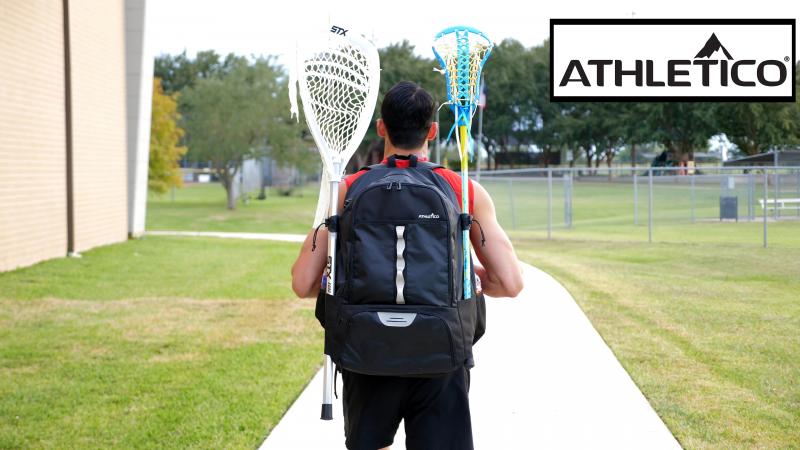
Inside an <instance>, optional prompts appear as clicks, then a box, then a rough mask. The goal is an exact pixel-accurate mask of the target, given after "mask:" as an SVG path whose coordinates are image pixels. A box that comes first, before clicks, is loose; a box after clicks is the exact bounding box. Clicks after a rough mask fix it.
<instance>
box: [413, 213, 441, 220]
mask: <svg viewBox="0 0 800 450" xmlns="http://www.w3.org/2000/svg"><path fill="white" fill-rule="evenodd" d="M417 218H418V219H438V218H439V215H438V214H434V213H430V214H420V215H419V216H417Z"/></svg>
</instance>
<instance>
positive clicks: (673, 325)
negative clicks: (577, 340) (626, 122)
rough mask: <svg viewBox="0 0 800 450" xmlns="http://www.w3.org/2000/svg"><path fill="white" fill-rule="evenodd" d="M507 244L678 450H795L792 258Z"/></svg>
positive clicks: (796, 290)
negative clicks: (624, 375)
mask: <svg viewBox="0 0 800 450" xmlns="http://www.w3.org/2000/svg"><path fill="white" fill-rule="evenodd" d="M515 244H516V247H517V250H518V252H519V255H520V258H521V259H523V260H525V261H527V262H530V263H532V264H534V265H536V266H537V267H539V268H541V269H543V270H545V271H547V272H548V273H550V274H552V275H553V276H554V277H555V278H556V279H558V280H559V281H560V282H561V283H563V284H564V285H565V286H566V287H567V289H568V290H569V291H570V293H571V294H572V295H573V296H574V297H575V299H576V301H577V302H578V304H579V305H580V307H581V308H582V309H583V311H584V312H585V313H586V314H587V315H588V317H589V319H590V320H591V321H592V323H593V324H594V326H595V327H596V328H597V330H598V331H599V332H600V334H601V335H602V336H603V338H604V339H605V341H606V342H607V343H608V345H609V346H610V347H611V349H612V350H613V351H614V353H615V355H616V356H617V358H619V360H620V361H621V362H622V365H623V366H624V367H625V368H626V370H627V371H628V373H630V374H631V377H632V378H633V380H634V381H635V382H636V384H637V385H638V386H639V387H640V389H641V390H642V392H643V393H644V394H645V396H646V397H647V398H648V400H649V401H650V403H651V404H652V405H653V407H654V408H655V410H656V411H657V412H658V414H659V415H660V416H661V417H662V419H663V420H664V421H665V422H666V424H667V426H668V427H669V429H670V430H671V431H672V432H673V433H674V434H675V436H676V437H677V438H678V440H679V441H680V443H681V444H682V445H683V446H684V447H685V448H691V449H695V448H709V449H711V448H715V449H716V448H798V447H799V446H800V385H799V384H798V383H799V382H800V334H799V333H798V330H800V301H798V300H800V249H798V248H777V247H772V248H768V249H762V248H758V247H755V246H744V245H718V244H687V245H675V244H664V243H656V244H647V243H639V242H621V241H616V242H608V241H606V242H603V241H582V240H545V239H537V238H526V237H523V236H522V235H517V238H516V239H515ZM489 332H492V330H489Z"/></svg>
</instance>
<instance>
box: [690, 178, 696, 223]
mask: <svg viewBox="0 0 800 450" xmlns="http://www.w3.org/2000/svg"><path fill="white" fill-rule="evenodd" d="M690 178H691V182H692V223H694V195H695V194H694V173H692V174H691V175H690Z"/></svg>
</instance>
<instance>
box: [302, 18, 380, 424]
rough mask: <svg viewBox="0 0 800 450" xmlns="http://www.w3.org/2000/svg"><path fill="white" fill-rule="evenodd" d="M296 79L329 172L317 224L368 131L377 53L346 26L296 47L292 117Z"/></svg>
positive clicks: (332, 253) (329, 379)
mask: <svg viewBox="0 0 800 450" xmlns="http://www.w3.org/2000/svg"><path fill="white" fill-rule="evenodd" d="M295 81H297V83H299V86H300V98H301V99H302V102H303V112H304V113H305V117H306V122H307V123H308V129H309V130H310V131H311V135H312V136H313V137H314V141H315V142H316V144H317V148H318V149H319V153H320V155H321V156H322V164H323V166H324V167H325V172H324V174H323V177H322V184H321V186H320V197H319V201H318V204H317V217H316V218H315V222H314V224H313V225H314V226H315V225H317V224H319V223H320V222H322V220H323V216H324V214H325V212H326V211H328V212H329V214H328V217H333V216H336V215H337V209H338V208H337V207H338V205H339V182H340V181H341V180H342V175H343V174H344V169H345V166H346V165H347V162H348V161H349V160H350V157H352V156H353V153H355V151H356V149H357V148H358V146H359V145H360V144H361V140H362V139H363V138H364V134H365V133H366V132H367V129H368V128H369V124H370V122H371V120H372V113H373V112H374V110H375V102H376V101H377V99H378V85H379V83H380V65H379V62H378V50H377V49H376V48H375V46H374V45H372V43H371V42H369V41H368V40H366V39H365V38H364V37H362V36H358V35H356V34H355V33H352V32H348V30H345V29H343V28H340V27H337V26H334V27H331V30H330V33H325V35H324V36H320V37H319V38H316V39H314V38H312V39H309V40H307V41H306V42H302V43H299V44H298V48H297V64H296V65H295V67H294V71H293V73H292V77H291V79H290V81H289V98H290V101H291V103H292V114H297V112H298V110H297V100H296V91H295ZM325 278H326V280H327V281H326V285H325V290H326V292H327V293H328V294H330V295H334V293H335V289H334V288H335V284H336V283H335V280H336V231H335V230H328V264H327V267H326V269H325ZM332 387H333V363H332V362H331V358H330V356H329V355H325V366H324V384H323V392H322V419H323V420H331V419H332V418H333V395H332V391H333V389H332Z"/></svg>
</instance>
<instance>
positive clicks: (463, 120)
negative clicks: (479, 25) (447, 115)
mask: <svg viewBox="0 0 800 450" xmlns="http://www.w3.org/2000/svg"><path fill="white" fill-rule="evenodd" d="M492 45H493V44H492V41H491V40H489V38H488V37H487V36H486V35H485V34H483V33H482V32H481V31H479V30H476V29H475V28H472V27H466V26H456V27H450V28H446V29H444V30H442V31H441V32H440V33H439V34H437V35H436V37H435V38H434V40H433V54H434V55H436V59H437V60H439V64H440V65H441V66H442V70H443V71H444V76H445V84H446V86H447V100H448V102H449V103H450V109H451V110H452V111H453V114H455V116H456V120H455V125H457V126H464V125H465V126H467V127H469V126H470V124H471V123H472V116H473V115H474V114H475V111H476V110H477V104H478V98H479V97H480V79H481V70H482V69H483V64H484V63H485V62H486V59H487V58H489V54H490V53H491V52H492Z"/></svg>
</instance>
